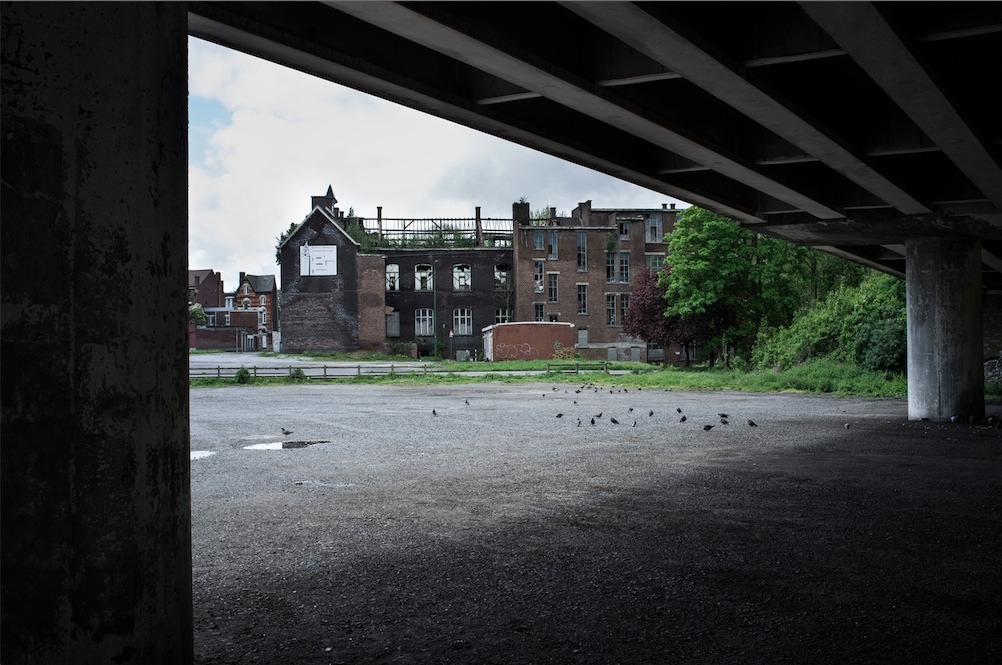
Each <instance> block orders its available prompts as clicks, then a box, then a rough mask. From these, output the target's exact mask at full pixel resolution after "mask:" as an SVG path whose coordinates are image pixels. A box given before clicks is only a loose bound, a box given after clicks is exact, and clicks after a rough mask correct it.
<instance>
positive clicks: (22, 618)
mask: <svg viewBox="0 0 1002 665" xmlns="http://www.w3.org/2000/svg"><path fill="white" fill-rule="evenodd" d="M0 45H2V50H3V59H2V63H3V64H2V68H3V97H2V102H0V105H2V126H3V166H2V182H3V199H2V217H3V243H2V245H0V252H2V261H0V266H2V280H0V282H2V294H3V299H2V317H0V319H2V340H3V341H2V348H3V363H2V377H3V378H2V385H3V400H2V410H3V416H2V417H3V437H2V450H3V464H2V467H0V473H2V482H0V488H2V505H3V522H2V534H0V552H2V576H3V579H2V583H0V586H2V588H3V593H2V595H0V615H2V617H3V630H2V640H0V661H2V662H4V663H126V662H128V663H150V664H153V665H161V664H162V665H168V664H169V665H185V664H187V663H191V661H192V657H193V655H192V624H191V621H192V606H191V602H192V590H191V519H190V515H191V501H190V487H189V485H190V479H189V469H190V462H189V452H190V445H189V436H188V361H187V358H188V353H187V339H186V330H187V323H188V317H187V306H186V303H187V258H188V233H187V221H188V220H187V214H188V210H187V168H188V163H187V35H186V13H185V7H184V5H183V4H180V3H179V4H173V3H162V4H161V3H68V4H62V3H32V2H24V3H8V4H6V5H4V7H3V23H2V39H0Z"/></svg>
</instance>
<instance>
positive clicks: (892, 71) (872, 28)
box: [801, 2, 1002, 208]
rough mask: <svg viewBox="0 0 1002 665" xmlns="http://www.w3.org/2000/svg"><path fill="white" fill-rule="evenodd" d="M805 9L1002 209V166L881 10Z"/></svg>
mask: <svg viewBox="0 0 1002 665" xmlns="http://www.w3.org/2000/svg"><path fill="white" fill-rule="evenodd" d="M801 7H802V8H803V10H804V11H805V12H806V13H807V14H808V15H809V16H810V17H811V18H813V19H814V20H815V21H817V23H818V25H820V26H821V28H823V29H824V30H825V32H827V33H828V34H829V35H831V37H832V38H833V39H834V40H835V41H837V42H838V43H839V45H840V46H841V47H842V48H844V49H845V50H846V52H847V53H848V54H849V56H850V57H851V58H852V59H853V60H854V61H856V63H857V64H858V65H859V66H860V67H862V68H863V70H864V71H865V72H866V73H867V74H868V75H869V76H870V78H872V79H873V80H874V81H876V83H877V84H878V85H879V86H880V87H881V88H882V89H883V90H884V92H886V93H887V94H888V96H890V98H891V99H892V100H894V102H895V103H896V104H897V105H898V106H899V107H901V109H902V110H903V111H904V112H905V113H906V114H907V115H908V117H909V118H911V119H912V121H913V122H914V123H915V124H916V125H917V126H918V127H919V128H920V129H921V130H922V131H923V132H925V134H926V135H927V136H928V137H929V138H930V139H932V140H933V141H934V142H935V143H936V145H938V146H939V147H940V149H942V151H943V153H944V154H946V156H947V157H949V158H950V159H951V160H952V161H953V162H954V164H956V165H957V168H959V169H960V171H961V172H962V173H963V174H964V175H965V176H967V178H968V179H969V180H970V181H971V182H972V183H974V185H975V186H976V187H978V189H980V190H981V191H982V192H983V193H984V195H985V196H986V197H987V198H988V199H989V200H990V201H991V202H992V203H993V204H994V205H995V206H996V207H998V208H1002V167H1000V166H999V165H998V163H997V162H996V161H995V160H994V159H993V158H992V156H991V154H990V153H989V152H988V150H987V149H986V147H985V146H984V145H982V143H981V142H980V141H979V140H978V138H977V137H976V136H975V134H974V132H973V131H972V130H971V128H970V127H969V126H968V125H967V123H966V122H965V120H964V118H963V117H962V116H961V115H960V113H959V112H958V111H957V110H956V109H955V108H954V107H953V105H952V104H951V103H950V100H949V99H948V98H947V96H946V95H945V94H943V91H942V90H940V89H939V86H937V85H936V82H935V81H934V80H933V79H932V77H931V76H930V75H929V73H928V72H926V70H925V68H924V67H923V66H922V65H921V63H920V62H919V61H918V59H917V58H916V57H915V55H914V54H912V52H911V51H910V50H909V49H908V47H907V46H906V45H905V44H904V42H903V41H902V39H901V37H900V36H898V34H897V33H896V32H895V31H894V29H893V28H892V27H891V26H890V25H889V24H888V23H887V21H886V20H885V19H884V18H883V16H882V15H881V14H880V12H879V10H878V9H877V8H876V7H874V6H873V5H872V4H870V3H868V2H803V3H801ZM990 85H997V82H991V83H990Z"/></svg>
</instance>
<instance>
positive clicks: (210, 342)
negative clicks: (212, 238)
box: [188, 270, 278, 351]
mask: <svg viewBox="0 0 1002 665" xmlns="http://www.w3.org/2000/svg"><path fill="white" fill-rule="evenodd" d="M239 281H240V283H239V286H238V287H237V290H236V291H234V292H232V293H225V292H224V290H223V280H222V277H221V276H220V274H219V273H217V272H215V271H214V270H189V271H188V304H189V305H194V304H199V305H201V306H202V309H203V310H204V311H205V316H206V325H204V326H197V327H194V326H190V327H189V328H190V329H189V343H188V345H189V346H190V347H191V348H198V349H227V350H238V351H256V350H263V349H268V348H270V347H271V346H272V344H271V343H270V340H271V339H272V335H273V333H274V331H275V329H276V327H277V326H276V324H277V319H278V288H277V286H276V283H275V276H274V275H248V274H246V273H243V272H241V273H240V280H239Z"/></svg>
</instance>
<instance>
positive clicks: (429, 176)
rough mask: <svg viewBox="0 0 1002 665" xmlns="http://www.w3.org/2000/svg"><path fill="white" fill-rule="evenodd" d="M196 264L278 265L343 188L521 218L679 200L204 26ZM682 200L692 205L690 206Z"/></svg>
mask: <svg viewBox="0 0 1002 665" xmlns="http://www.w3.org/2000/svg"><path fill="white" fill-rule="evenodd" d="M188 58H189V59H188V79H189V82H188V86H189V101H188V114H189V127H188V142H189V158H188V160H189V162H188V171H189V194H188V208H189V258H188V265H189V267H190V268H192V269H205V268H212V269H213V270H215V271H217V272H220V273H222V276H223V280H224V285H225V288H226V289H227V290H228V291H232V290H233V289H235V288H236V287H237V285H238V284H237V279H238V276H239V273H240V272H241V271H243V272H246V273H249V274H254V275H275V276H276V277H277V278H280V271H279V268H278V266H277V265H276V264H275V238H276V236H278V235H279V234H280V233H281V232H282V231H284V230H285V229H286V228H288V226H289V224H290V223H291V222H295V223H299V222H300V221H302V219H303V218H304V217H305V216H306V214H307V213H309V211H310V197H311V196H314V195H322V194H324V193H325V192H326V191H327V186H328V185H331V186H332V187H333V188H334V195H335V196H336V197H337V199H338V207H339V208H341V210H344V211H347V210H348V209H349V208H353V209H354V211H355V213H356V214H357V215H359V216H362V217H375V216H376V206H383V216H384V217H473V216H474V213H475V208H476V206H480V207H481V214H482V216H484V217H503V218H510V217H511V204H512V203H513V202H514V201H517V200H519V199H520V198H522V197H525V198H526V200H527V201H529V204H530V206H531V209H532V210H538V209H542V208H546V207H549V206H554V207H556V208H557V210H558V211H561V212H565V213H570V211H571V210H572V209H573V208H574V207H575V206H576V205H577V204H578V203H579V202H581V201H587V200H591V201H592V205H594V206H595V207H596V208H617V207H623V208H659V207H661V204H663V203H673V202H675V203H678V201H677V200H676V199H673V198H671V197H667V196H665V195H663V194H659V193H657V192H653V191H651V190H648V189H644V188H641V187H637V186H635V185H631V184H629V183H626V182H623V181H620V180H617V179H615V178H611V177H608V176H605V175H602V174H600V173H598V172H596V171H592V170H590V169H586V168H584V167H581V166H577V165H575V164H571V163H569V162H565V161H562V160H560V159H557V158H555V157H550V156H549V155H545V154H543V153H540V152H536V151H534V150H530V149H528V148H524V147H521V146H519V145H516V144H514V143H510V142H508V141H504V140H502V139H498V138H495V137H493V136H490V135H488V134H484V133H481V132H477V131H474V130H471V129H467V128H465V127H461V126H460V125H456V124H453V123H450V122H448V121H446V120H440V119H438V118H435V117H433V116H430V115H427V114H424V113H420V112H418V111H414V110H411V109H408V108H405V107H403V106H399V105H397V104H393V103H391V102H387V101H384V100H382V99H379V98H377V97H372V96H370V95H366V94H363V93H360V92H356V91H354V90H351V89H350V88H346V87H343V86H340V85H337V84H334V83H330V82H329V81H324V80H322V79H318V78H314V77H311V76H308V75H306V74H302V73H300V72H297V71H294V70H292V69H287V68H284V67H280V66H278V65H274V64H272V63H270V62H267V61H265V60H259V59H257V58H254V57H251V56H248V55H244V54H242V53H239V52H237V51H231V50H229V49H226V48H222V47H220V46H216V45H215V44H212V43H209V42H205V41H202V40H199V39H195V38H193V37H189V39H188ZM679 207H684V204H680V206H679Z"/></svg>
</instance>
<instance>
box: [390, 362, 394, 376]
mask: <svg viewBox="0 0 1002 665" xmlns="http://www.w3.org/2000/svg"><path fill="white" fill-rule="evenodd" d="M390 376H393V363H390Z"/></svg>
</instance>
